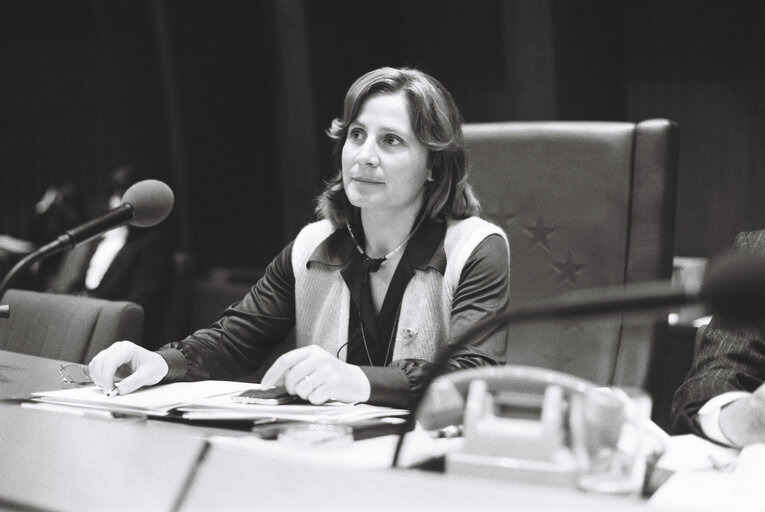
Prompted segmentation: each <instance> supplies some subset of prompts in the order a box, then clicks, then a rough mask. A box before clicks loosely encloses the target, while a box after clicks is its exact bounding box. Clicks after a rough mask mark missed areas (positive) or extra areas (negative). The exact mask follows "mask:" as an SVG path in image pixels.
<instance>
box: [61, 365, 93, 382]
mask: <svg viewBox="0 0 765 512" xmlns="http://www.w3.org/2000/svg"><path fill="white" fill-rule="evenodd" d="M58 373H60V374H61V378H62V379H63V381H64V384H69V385H70V386H75V387H81V386H90V385H91V384H93V380H92V379H91V378H90V369H89V368H88V367H87V366H83V365H81V364H63V363H62V364H60V365H59V370H58Z"/></svg>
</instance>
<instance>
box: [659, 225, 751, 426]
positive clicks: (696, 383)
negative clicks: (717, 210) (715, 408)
mask: <svg viewBox="0 0 765 512" xmlns="http://www.w3.org/2000/svg"><path fill="white" fill-rule="evenodd" d="M734 250H735V251H737V252H740V253H743V254H747V253H748V254H759V255H765V231H749V232H743V233H739V234H738V235H737V236H736V240H735V242H734ZM762 333H763V325H757V326H755V325H744V324H740V323H735V322H732V321H729V320H726V319H724V318H722V317H719V316H715V317H714V318H713V319H712V321H711V322H710V324H709V326H708V327H707V328H706V330H705V331H704V333H703V335H702V338H701V340H700V344H699V346H698V347H697V352H696V354H694V358H693V363H692V365H691V369H690V371H689V372H688V375H687V376H686V377H685V380H684V381H683V383H682V384H681V385H680V387H679V388H678V389H677V391H676V392H675V394H674V396H673V398H672V413H671V419H672V429H673V433H675V434H685V433H688V432H692V433H694V434H697V435H701V436H703V435H704V434H703V432H702V431H701V428H700V427H699V426H698V424H697V423H696V413H697V412H698V411H699V409H701V407H702V406H703V405H704V404H705V403H706V402H707V401H708V400H710V399H711V398H713V397H715V396H717V395H720V394H722V393H725V392H728V391H749V392H752V391H754V390H755V389H757V388H758V387H759V386H760V384H762V383H763V380H764V379H765V341H763V335H762Z"/></svg>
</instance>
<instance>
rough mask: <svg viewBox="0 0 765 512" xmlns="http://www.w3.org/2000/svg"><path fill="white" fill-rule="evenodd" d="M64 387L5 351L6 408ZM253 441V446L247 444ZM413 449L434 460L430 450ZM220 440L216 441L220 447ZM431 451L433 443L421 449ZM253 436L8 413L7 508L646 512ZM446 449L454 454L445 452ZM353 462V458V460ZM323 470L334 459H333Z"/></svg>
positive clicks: (0, 467)
mask: <svg viewBox="0 0 765 512" xmlns="http://www.w3.org/2000/svg"><path fill="white" fill-rule="evenodd" d="M60 386H61V379H60V376H59V374H58V362H57V361H53V360H49V359H43V358H37V357H31V356H24V355H20V354H14V353H10V352H4V351H0V398H9V397H20V396H23V395H26V394H28V393H30V392H32V391H40V390H46V389H47V390H49V389H56V388H58V387H60ZM243 436H247V439H244V437H243ZM412 438H413V441H412V442H413V443H415V444H417V446H418V447H419V448H423V447H424V448H426V449H431V448H433V447H432V446H427V444H426V443H427V441H423V442H422V443H417V441H418V438H417V435H414V436H412ZM211 439H212V441H210V440H211ZM420 441H422V440H420ZM259 443H274V442H265V441H260V442H254V443H253V442H251V440H250V438H249V436H248V435H247V433H246V432H242V431H231V430H225V429H218V428H209V427H199V426H193V425H186V424H179V423H173V422H166V421H156V420H148V421H137V420H113V419H98V418H90V417H77V416H72V415H68V414H61V413H56V412H50V411H35V410H29V409H24V408H21V407H19V406H18V405H16V404H14V403H12V402H3V403H0V456H2V464H0V509H3V508H5V509H8V510H13V509H24V507H36V508H41V509H51V510H62V511H68V510H77V511H88V510H98V511H105V510H142V511H153V510H184V511H197V510H215V511H221V510H243V509H253V510H399V509H401V510H439V511H445V510H513V511H524V510H535V511H537V510H541V511H560V510H566V511H578V510H582V511H584V510H587V511H592V510H609V511H611V510H626V511H631V510H646V509H649V508H650V506H649V503H648V502H647V501H645V500H642V499H640V498H636V497H625V496H604V495H596V494H588V493H585V492H582V491H579V490H576V489H571V488H562V487H551V486H543V485H541V484H534V483H523V482H517V481H510V480H500V479H492V478H486V479H479V478H477V477H468V476H461V475H454V474H440V473H435V472H425V471H420V470H413V469H395V470H394V469H390V468H389V467H388V464H389V460H390V459H389V456H392V447H393V444H394V440H393V439H392V438H377V439H371V440H366V441H357V442H355V443H354V450H356V451H357V452H358V453H362V454H363V455H362V456H361V457H360V458H359V457H357V458H356V459H354V458H353V457H348V456H347V454H346V455H342V454H340V453H335V454H334V455H333V454H331V453H330V454H329V459H328V458H327V457H325V456H316V454H313V455H312V454H308V453H304V454H302V455H301V454H295V453H293V454H289V453H287V452H284V451H283V450H282V449H281V448H280V447H279V446H277V445H274V444H259ZM442 446H443V445H442ZM343 457H346V459H345V460H343ZM322 459H323V460H322Z"/></svg>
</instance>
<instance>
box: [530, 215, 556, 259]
mask: <svg viewBox="0 0 765 512" xmlns="http://www.w3.org/2000/svg"><path fill="white" fill-rule="evenodd" d="M523 229H524V230H525V231H526V234H528V235H529V246H528V247H527V249H532V248H534V246H536V245H537V244H538V245H541V246H542V247H544V248H545V249H547V250H548V251H549V250H550V243H549V241H548V240H547V237H548V236H550V235H551V234H553V233H554V232H555V228H550V227H547V226H545V223H544V221H543V220H542V219H539V220H537V225H536V226H524V228H523Z"/></svg>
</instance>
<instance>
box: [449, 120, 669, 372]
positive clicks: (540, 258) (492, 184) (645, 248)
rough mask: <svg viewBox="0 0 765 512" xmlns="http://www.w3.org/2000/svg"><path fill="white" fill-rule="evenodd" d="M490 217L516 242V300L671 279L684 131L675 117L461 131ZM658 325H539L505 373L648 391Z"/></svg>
mask: <svg viewBox="0 0 765 512" xmlns="http://www.w3.org/2000/svg"><path fill="white" fill-rule="evenodd" d="M464 133H465V139H466V143H467V147H468V156H469V161H470V164H471V168H472V170H471V177H470V181H471V183H472V184H473V185H474V187H475V189H476V193H477V194H478V196H479V198H480V199H481V202H482V204H483V207H484V216H485V217H486V218H488V219H490V220H492V221H493V222H495V223H496V224H498V225H499V226H501V227H502V228H503V229H505V231H506V232H507V234H508V237H509V240H510V247H511V256H510V260H511V283H510V286H511V302H512V303H513V304H515V305H517V304H521V303H523V302H527V301H531V300H536V299H542V298H547V297H551V296H554V295H556V294H558V293H561V292H564V291H568V290H574V289H584V288H593V287H601V286H610V285H620V284H627V283H635V282H639V281H645V280H657V279H669V278H670V276H671V272H672V249H673V238H674V214H675V189H676V179H677V178H676V177H677V164H678V132H677V127H676V125H675V124H674V123H673V122H671V121H668V120H664V119H654V120H648V121H643V122H640V123H637V124H634V123H626V122H506V123H488V124H467V125H465V126H464ZM662 330H663V325H661V322H659V324H657V325H654V324H653V323H651V322H645V321H634V322H632V321H623V319H622V318H620V317H617V316H614V317H611V318H604V319H597V320H586V321H579V320H576V321H574V320H566V321H558V322H552V321H548V322H535V323H530V324H523V325H518V326H515V327H513V328H512V329H511V330H510V335H509V343H508V351H507V362H508V364H529V365H533V366H541V367H546V368H552V369H555V370H558V371H562V372H565V373H570V374H573V375H576V376H579V377H583V378H586V379H589V380H591V381H594V382H596V383H600V384H603V385H606V384H608V385H612V384H617V385H638V386H644V385H645V384H646V382H645V380H646V376H647V373H648V367H649V362H650V358H651V347H652V344H653V342H654V339H655V337H656V336H658V335H659V334H660V333H661V331H662Z"/></svg>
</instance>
